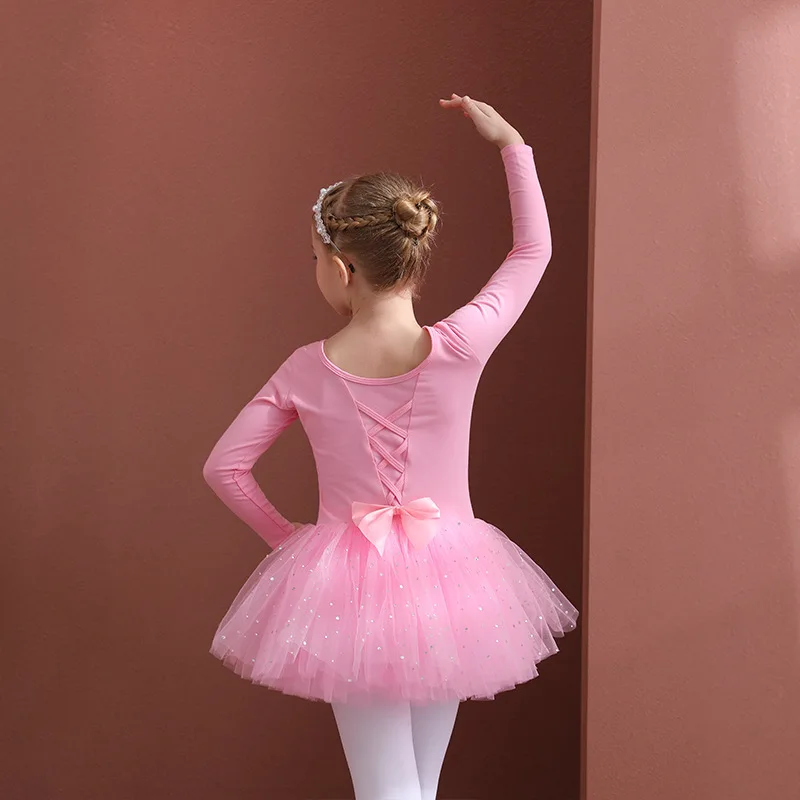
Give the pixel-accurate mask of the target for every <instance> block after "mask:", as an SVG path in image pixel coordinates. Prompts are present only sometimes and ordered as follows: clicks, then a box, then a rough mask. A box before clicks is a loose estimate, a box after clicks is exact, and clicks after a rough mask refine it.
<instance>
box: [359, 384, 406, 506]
mask: <svg viewBox="0 0 800 800" xmlns="http://www.w3.org/2000/svg"><path fill="white" fill-rule="evenodd" d="M353 400H354V402H355V404H356V408H358V410H359V412H361V414H362V420H363V422H364V429H365V430H366V433H367V439H368V442H369V448H370V451H371V452H372V455H373V458H374V460H375V469H376V470H377V472H378V477H379V478H380V481H381V483H382V484H383V488H384V490H385V492H386V499H387V501H388V502H389V503H391V504H393V505H395V504H397V505H399V504H400V503H402V497H403V489H404V487H405V476H406V472H405V469H406V455H407V452H408V428H409V423H410V421H411V406H412V403H413V399H412V400H408V401H407V402H405V403H403V404H402V405H401V406H400V407H399V408H396V409H395V410H394V411H392V412H390V413H389V414H385V415H384V414H380V413H379V412H377V411H376V410H375V409H374V408H372V407H370V406H368V405H367V404H366V403H363V402H362V401H360V400H358V399H357V398H353Z"/></svg>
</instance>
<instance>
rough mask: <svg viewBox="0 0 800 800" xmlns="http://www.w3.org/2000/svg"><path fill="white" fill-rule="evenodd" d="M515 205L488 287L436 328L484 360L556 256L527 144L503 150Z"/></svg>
mask: <svg viewBox="0 0 800 800" xmlns="http://www.w3.org/2000/svg"><path fill="white" fill-rule="evenodd" d="M500 154H501V156H502V158H503V165H504V166H505V171H506V178H507V182H508V195H509V201H510V204H511V221H512V228H513V246H512V248H511V250H510V252H509V253H508V255H507V256H506V258H505V260H504V261H503V263H502V264H501V265H500V266H499V267H498V269H497V270H496V271H495V273H494V274H493V275H492V277H491V278H490V279H489V281H488V282H487V283H486V285H485V286H484V287H483V288H482V289H481V290H480V292H478V294H477V295H476V296H475V297H474V298H473V299H472V300H471V301H470V302H469V303H467V304H466V305H464V306H462V307H461V308H459V309H457V310H456V311H454V312H453V313H452V314H451V315H450V316H449V317H447V318H446V319H444V320H442V321H440V322H438V323H436V327H437V328H438V329H439V330H440V331H441V332H442V333H443V334H444V335H445V336H448V338H450V339H452V340H454V344H458V345H460V346H461V347H462V348H464V349H466V350H468V351H469V352H470V353H472V355H474V356H475V357H476V358H477V359H478V360H479V361H480V362H481V364H485V363H486V361H487V360H488V359H489V356H490V355H491V354H492V353H493V352H494V349H495V348H496V347H497V345H498V344H499V343H500V342H501V341H502V339H503V337H504V336H505V335H506V334H507V333H508V332H509V331H510V330H511V328H512V327H513V326H514V324H515V323H516V321H517V320H518V319H519V317H520V315H521V314H522V312H523V311H524V309H525V307H526V306H527V304H528V302H529V301H530V299H531V297H532V296H533V293H534V291H535V290H536V287H537V286H538V285H539V282H540V281H541V279H542V275H543V274H544V271H545V268H546V267H547V264H548V263H549V261H550V256H551V254H552V240H551V235H550V222H549V219H548V216H547V208H546V206H545V202H544V196H543V195H542V189H541V186H540V185H539V178H538V175H537V172H536V166H535V164H534V160H533V149H532V148H531V146H530V145H528V144H525V143H520V142H516V143H512V144H508V145H505V146H503V147H502V148H501V150H500Z"/></svg>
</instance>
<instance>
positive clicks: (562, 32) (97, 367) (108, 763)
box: [0, 0, 591, 800]
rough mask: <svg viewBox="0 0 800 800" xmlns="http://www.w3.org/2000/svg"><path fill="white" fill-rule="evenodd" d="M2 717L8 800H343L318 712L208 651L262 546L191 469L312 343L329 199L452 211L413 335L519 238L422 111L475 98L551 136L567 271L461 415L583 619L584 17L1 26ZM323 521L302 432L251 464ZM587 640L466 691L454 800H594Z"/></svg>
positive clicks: (292, 11)
mask: <svg viewBox="0 0 800 800" xmlns="http://www.w3.org/2000/svg"><path fill="white" fill-rule="evenodd" d="M3 21H4V25H3V26H2V33H0V52H2V54H3V55H2V61H3V70H2V77H0V80H2V87H3V118H4V119H3V124H2V129H0V130H1V132H0V136H1V137H2V140H1V144H2V146H1V147H0V154H2V155H1V156H0V157H2V158H3V162H4V163H3V192H2V198H3V236H2V237H1V238H0V259H1V260H2V269H3V276H4V278H5V280H4V284H5V290H6V291H5V292H3V293H2V294H3V295H5V297H4V301H5V302H4V304H3V306H4V307H3V309H2V310H3V312H4V313H3V319H4V320H5V321H6V322H7V335H6V337H5V338H4V344H5V348H4V355H5V359H6V364H7V380H5V381H4V391H3V393H2V395H3V406H2V408H3V411H4V422H5V425H4V458H3V459H2V464H3V469H4V473H5V474H4V476H3V477H4V480H3V487H4V490H5V500H4V502H3V504H2V513H3V523H2V531H3V545H4V557H3V567H4V569H3V575H2V586H3V587H4V589H5V597H4V600H5V603H4V609H5V612H6V613H5V614H4V615H3V640H4V643H3V648H4V652H3V655H4V658H3V664H4V666H3V673H2V674H3V685H4V692H3V694H4V699H5V710H4V721H5V723H6V725H7V731H8V733H9V734H10V735H9V737H8V742H7V743H6V745H5V746H4V747H3V748H2V751H3V758H4V761H5V762H6V763H5V764H4V765H3V768H2V770H0V774H1V775H2V778H0V793H1V794H2V796H3V797H5V798H9V800H11V799H12V798H20V799H22V798H25V799H26V800H27V798H36V800H39V799H40V798H51V797H59V798H81V800H90V799H91V798H98V799H99V798H102V799H103V800H107V798H110V797H113V798H115V800H127V799H128V798H130V799H131V800H138V799H139V798H147V799H148V800H151V799H152V798H168V797H170V798H171V797H193V798H198V799H199V798H209V800H210V799H211V798H220V800H222V798H225V800H227V799H228V798H234V797H236V798H239V799H241V800H243V799H244V798H264V797H270V798H278V799H279V800H284V799H286V800H292V799H294V798H318V799H321V798H333V797H346V796H348V792H349V781H348V776H347V769H346V765H345V761H344V757H343V755H342V752H341V750H340V746H339V743H338V738H337V736H336V730H335V726H334V722H333V718H332V715H331V714H330V709H329V707H328V706H327V705H325V704H311V703H308V702H306V701H303V700H299V699H297V698H290V697H284V696H281V695H279V694H277V693H273V692H270V691H268V690H266V689H263V688H260V687H255V686H252V685H251V684H249V683H247V682H245V681H242V680H241V679H239V678H237V677H236V676H235V675H233V674H232V673H231V672H229V671H228V670H226V669H225V668H224V667H223V666H222V665H221V664H220V663H219V662H217V661H216V660H215V659H214V658H213V657H212V656H211V655H209V654H208V653H207V650H208V647H209V645H210V641H211V637H212V634H213V631H214V628H215V626H216V624H217V623H218V621H219V620H220V619H221V617H222V615H223V613H224V612H225V610H226V609H227V607H228V605H229V604H230V602H231V601H232V599H233V597H234V595H235V593H236V592H237V590H238V588H239V587H240V585H241V583H242V582H243V581H244V579H245V578H246V577H247V575H249V574H250V572H251V570H252V569H253V568H254V567H255V565H256V564H257V563H258V561H259V560H260V559H261V558H263V556H264V555H265V552H266V551H265V546H264V544H263V543H262V541H261V540H260V539H259V538H258V537H257V536H256V534H255V533H253V532H252V531H250V530H249V529H248V528H246V527H245V526H244V525H243V524H242V523H241V522H239V521H238V520H237V519H236V518H235V517H234V516H233V515H231V514H230V512H229V511H228V510H227V509H226V508H225V507H224V506H223V505H222V504H221V503H220V502H219V501H218V500H217V498H216V497H214V496H213V494H212V493H211V491H210V490H209V489H208V487H207V486H206V485H205V483H204V482H203V480H202V476H201V469H202V465H203V462H204V460H205V457H206V456H207V454H208V452H209V451H210V448H211V447H212V446H213V444H214V442H215V440H216V438H217V437H218V436H219V435H220V434H221V433H222V431H223V430H224V428H225V427H226V426H227V424H228V423H229V422H230V421H231V419H232V418H233V416H234V415H235V414H236V413H238V410H239V408H240V407H241V406H242V405H243V404H244V403H245V402H246V401H247V400H248V399H249V398H250V397H251V396H252V394H253V392H254V391H255V390H256V389H257V388H258V387H259V386H261V385H262V384H263V382H264V380H265V379H266V377H268V376H269V374H270V373H271V371H272V370H273V369H274V368H275V367H276V366H277V365H278V363H280V361H281V360H282V359H283V358H284V357H285V356H286V355H287V354H288V353H289V352H290V351H291V349H293V348H294V347H296V346H298V345H300V344H303V343H305V342H308V341H310V340H312V339H318V338H321V337H322V336H325V335H328V334H329V333H330V332H332V331H333V330H334V329H335V327H336V325H337V324H339V320H337V318H335V317H334V315H333V312H331V311H329V310H328V309H327V307H326V306H325V305H324V302H323V300H322V299H321V297H319V296H318V295H317V293H316V287H315V283H314V272H313V270H314V266H313V262H312V261H311V259H310V249H309V237H308V220H309V213H310V208H311V205H312V203H313V202H314V200H315V199H316V197H317V194H318V192H319V189H320V187H321V186H325V185H328V184H329V183H331V182H333V181H334V180H337V179H338V178H339V177H340V176H343V175H348V174H351V173H353V172H357V171H369V170H374V169H383V168H386V169H392V170H397V171H401V172H406V173H408V174H410V175H413V176H419V177H421V178H422V179H423V180H424V181H425V182H426V183H428V184H429V185H431V184H432V186H433V190H434V194H435V197H436V198H437V199H438V200H440V201H441V203H442V205H443V209H444V217H443V224H442V228H441V236H440V240H439V246H438V248H437V250H436V254H435V256H434V262H433V268H432V272H431V276H430V279H429V282H428V285H427V289H426V292H425V295H424V298H423V300H422V301H421V303H420V305H419V314H418V316H419V318H420V321H422V322H428V323H430V322H432V321H434V320H435V319H437V318H439V317H441V316H444V315H446V314H447V313H449V312H450V311H451V310H452V309H453V308H454V307H455V306H456V305H458V304H460V303H463V302H465V301H467V300H468V299H469V298H470V297H471V296H472V294H473V293H474V292H475V291H477V290H478V289H479V288H480V286H481V285H482V283H483V282H484V281H485V280H486V278H487V277H488V276H489V274H490V273H491V272H492V271H493V270H494V269H495V268H496V267H497V266H498V265H499V263H500V262H501V261H502V259H503V258H504V256H505V254H506V253H507V252H508V250H509V249H510V245H511V225H510V216H509V209H508V199H507V195H506V188H505V178H504V175H503V170H502V162H501V159H500V156H499V153H498V152H497V150H496V148H494V147H492V146H491V145H489V144H488V143H487V142H485V141H484V140H482V139H481V138H480V137H479V136H478V135H477V134H476V133H474V132H473V131H472V130H471V127H470V124H469V123H468V122H467V121H466V120H465V119H464V118H463V117H462V116H461V115H459V114H457V113H452V112H450V113H448V112H447V111H444V110H442V109H441V108H440V107H439V105H438V102H437V99H438V98H439V97H447V96H449V94H450V92H454V91H455V92H458V93H468V94H470V95H471V96H473V97H475V98H478V99H483V100H486V101H487V102H490V103H491V104H492V105H494V106H495V107H496V108H497V109H498V110H499V111H500V112H501V113H503V114H504V115H505V116H506V117H507V118H508V119H509V120H510V121H511V122H512V124H513V125H515V127H517V128H518V129H519V130H520V131H521V132H522V133H523V135H524V136H525V138H526V140H527V141H528V142H529V143H530V144H531V145H533V147H534V149H535V151H536V154H537V162H538V165H539V171H540V175H541V179H542V183H543V185H544V188H545V192H546V195H547V198H548V201H549V206H550V211H551V217H552V224H553V231H554V242H555V255H554V259H553V262H552V264H551V266H550V268H549V270H548V272H547V274H546V276H545V278H544V280H543V282H542V285H541V287H540V289H539V291H538V292H537V294H536V296H535V298H534V300H533V302H532V304H531V306H530V309H529V311H528V312H527V313H526V314H525V316H524V318H523V320H522V321H521V322H520V323H519V325H518V327H517V328H516V329H515V330H514V331H513V332H512V334H511V335H510V336H509V338H508V339H507V340H506V342H505V343H503V345H502V346H501V347H500V349H499V350H498V351H497V353H496V355H495V358H494V360H493V361H492V362H491V363H490V365H489V367H488V368H487V371H486V373H485V378H484V382H483V383H482V385H481V387H480V389H479V394H478V397H477V401H476V408H475V417H474V432H473V463H472V474H471V477H472V483H473V498H474V505H475V509H476V513H477V514H478V515H479V516H482V517H484V518H486V519H489V520H491V521H493V522H495V524H497V525H498V526H499V527H501V528H502V529H503V530H505V531H506V532H507V533H508V534H509V535H510V536H511V537H512V538H513V539H515V540H516V541H517V542H518V543H519V544H520V545H521V546H522V547H523V548H525V549H526V550H527V551H528V552H529V553H530V554H531V555H532V557H533V558H535V559H536V560H537V561H538V562H539V563H540V564H541V565H542V566H543V567H544V568H545V569H546V570H547V571H548V572H549V573H550V575H551V576H552V577H553V578H554V580H556V582H557V583H558V584H559V585H560V586H561V587H562V588H563V589H564V591H565V592H566V593H567V594H568V595H569V596H570V598H571V599H572V600H573V601H574V602H576V604H577V605H579V606H581V600H582V598H581V595H580V590H581V586H580V584H581V564H582V555H583V554H582V541H581V540H582V533H581V527H582V522H581V520H582V509H583V434H584V423H583V419H584V397H585V392H584V364H585V333H586V279H587V278H586V272H587V266H586V264H587V209H588V181H589V122H590V69H591V4H590V3H589V2H588V0H587V2H575V3H569V4H565V3H557V4H555V3H550V2H547V0H538V2H533V3H531V2H513V3H505V4H502V6H501V7H495V6H493V5H490V4H479V3H473V4H468V5H464V4H455V3H452V4H436V5H433V6H432V5H431V4H429V3H424V2H419V1H418V0H417V1H416V2H414V1H412V2H409V3H405V4H403V5H402V6H398V5H396V4H379V5H378V6H377V7H376V6H375V5H374V4H365V3H354V2H350V3H344V4H342V3H340V4H338V5H335V6H329V5H324V4H319V5H317V4H315V5H314V6H313V7H312V6H310V5H308V4H281V5H277V4H263V3H258V2H230V3H225V4H219V3H209V2H197V3H192V4H189V3H179V2H175V1H174V0H172V1H171V2H160V3H158V4H149V3H148V4H141V3H140V4H124V3H113V4H108V3H98V2H79V1H78V0H64V2H61V3H58V4H56V3H48V4H45V5H41V4H29V3H22V2H16V3H15V2H11V3H7V4H6V5H5V13H4V14H3ZM256 474H257V477H258V478H259V480H260V481H261V482H262V485H263V487H264V489H265V491H266V492H267V493H268V495H269V496H270V497H271V498H272V499H274V501H275V502H276V503H277V504H279V506H280V507H281V508H282V509H283V510H285V512H286V513H287V515H288V516H290V517H291V518H296V519H302V518H309V517H311V516H312V515H313V514H314V513H315V510H316V507H315V503H316V485H315V480H314V472H313V464H312V461H311V455H310V451H309V448H308V446H307V444H306V443H305V440H304V437H303V434H302V431H301V430H300V428H299V426H297V427H296V428H295V429H293V430H291V431H289V432H288V433H287V434H286V435H285V436H284V437H283V438H282V439H281V440H280V441H279V442H278V443H277V444H276V445H275V447H274V449H273V450H272V451H271V452H270V453H269V454H267V455H266V456H265V457H264V459H263V460H262V461H261V462H260V463H259V465H258V467H257V469H256ZM580 636H581V634H575V635H573V636H572V637H569V638H568V639H567V640H565V641H564V644H563V651H562V653H560V654H558V655H557V656H556V657H554V658H552V659H550V660H549V661H546V662H544V663H543V664H542V665H541V677H540V678H538V679H536V680H535V681H533V682H531V683H529V684H527V685H526V686H524V687H521V688H520V689H517V690H516V691H514V692H510V693H506V694H504V695H501V696H500V697H499V698H498V699H497V700H496V701H494V702H489V703H474V702H473V703H466V704H464V705H463V706H462V710H461V713H460V718H459V722H458V725H457V727H456V731H455V734H454V737H453V741H452V745H451V748H450V753H449V757H448V759H447V762H446V765H445V769H444V774H443V777H442V787H441V796H442V797H443V798H489V799H490V800H497V799H498V798H511V799H513V800H516V799H517V798H529V797H534V796H535V797H538V798H547V800H560V799H563V800H574V798H576V797H577V794H578V788H577V787H578V774H579V756H580V752H579V751H580V747H579V735H580V691H581V683H580V681H581V664H580Z"/></svg>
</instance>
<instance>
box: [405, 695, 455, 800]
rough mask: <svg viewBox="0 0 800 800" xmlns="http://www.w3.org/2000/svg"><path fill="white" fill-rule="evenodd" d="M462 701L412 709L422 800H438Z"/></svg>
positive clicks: (412, 729)
mask: <svg viewBox="0 0 800 800" xmlns="http://www.w3.org/2000/svg"><path fill="white" fill-rule="evenodd" d="M458 707H459V701H458V700H453V701H450V702H446V703H432V704H429V705H412V706H411V731H412V736H413V739H414V753H415V756H416V760H417V774H418V775H419V783H420V790H421V800H436V789H437V787H438V786H439V775H440V774H441V772H442V764H443V763H444V755H445V752H447V746H448V744H450V736H451V735H452V733H453V727H454V726H455V723H456V714H457V713H458Z"/></svg>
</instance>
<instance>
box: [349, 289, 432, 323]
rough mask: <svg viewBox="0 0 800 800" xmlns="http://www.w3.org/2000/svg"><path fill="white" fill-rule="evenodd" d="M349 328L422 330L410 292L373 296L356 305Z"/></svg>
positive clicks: (362, 299)
mask: <svg viewBox="0 0 800 800" xmlns="http://www.w3.org/2000/svg"><path fill="white" fill-rule="evenodd" d="M347 327H348V328H360V329H368V330H376V331H377V330H385V329H387V328H394V329H396V328H398V327H400V328H413V329H417V328H420V327H421V326H420V324H419V323H418V322H417V318H416V315H415V314H414V304H413V302H412V299H411V293H410V292H404V293H402V294H401V293H391V294H388V293H387V294H372V295H369V296H367V297H364V298H361V302H360V303H359V304H358V305H356V308H355V310H354V311H353V315H352V317H351V318H350V322H349V323H348V325H347Z"/></svg>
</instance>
